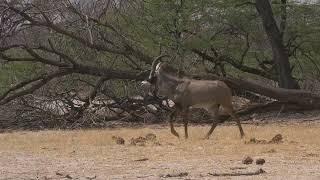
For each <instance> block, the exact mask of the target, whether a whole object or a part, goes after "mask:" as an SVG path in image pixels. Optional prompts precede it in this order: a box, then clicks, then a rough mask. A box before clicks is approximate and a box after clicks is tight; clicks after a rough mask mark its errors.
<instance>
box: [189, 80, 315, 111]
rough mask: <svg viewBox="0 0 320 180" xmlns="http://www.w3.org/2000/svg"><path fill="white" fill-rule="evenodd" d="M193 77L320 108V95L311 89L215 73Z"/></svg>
mask: <svg viewBox="0 0 320 180" xmlns="http://www.w3.org/2000/svg"><path fill="white" fill-rule="evenodd" d="M191 77H192V78H195V79H207V80H221V81H224V82H225V83H226V84H227V85H228V86H229V87H230V88H232V89H234V90H241V91H249V92H253V93H256V94H260V95H263V96H267V97H270V98H272V99H275V100H277V101H279V102H282V103H286V104H293V105H297V106H300V107H302V108H303V109H314V108H320V95H318V94H314V93H312V92H310V91H305V90H298V89H286V88H274V87H267V86H262V85H259V84H256V83H253V82H250V81H246V80H242V79H236V78H230V77H218V76H215V75H191Z"/></svg>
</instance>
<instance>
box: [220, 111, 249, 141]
mask: <svg viewBox="0 0 320 180" xmlns="http://www.w3.org/2000/svg"><path fill="white" fill-rule="evenodd" d="M225 110H226V111H227V113H228V114H229V115H230V116H231V117H232V118H233V119H234V120H235V121H236V123H237V126H238V128H239V131H240V136H241V138H243V137H244V136H245V134H244V131H243V129H242V126H241V123H240V119H239V118H238V117H237V115H236V114H235V113H234V110H233V108H232V107H225Z"/></svg>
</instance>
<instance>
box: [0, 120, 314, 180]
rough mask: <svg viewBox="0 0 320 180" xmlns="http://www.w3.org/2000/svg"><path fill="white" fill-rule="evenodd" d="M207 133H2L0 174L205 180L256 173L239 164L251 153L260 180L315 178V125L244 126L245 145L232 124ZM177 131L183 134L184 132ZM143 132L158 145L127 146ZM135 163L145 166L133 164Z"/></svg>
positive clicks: (200, 129) (200, 128)
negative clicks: (117, 139) (236, 171)
mask: <svg viewBox="0 0 320 180" xmlns="http://www.w3.org/2000/svg"><path fill="white" fill-rule="evenodd" d="M208 129H209V126H193V127H190V128H189V132H190V133H189V136H190V139H188V140H187V141H185V140H184V139H181V140H178V139H177V138H175V137H174V136H172V135H171V134H170V132H169V130H168V128H167V127H165V128H161V127H157V128H155V127H149V128H136V129H128V128H123V129H106V130H78V131H43V132H15V133H8V134H0V165H1V164H6V163H8V161H10V162H11V164H10V163H9V164H8V165H7V166H6V167H5V168H4V170H1V169H0V173H1V174H4V175H5V176H4V177H6V178H10V177H11V178H14V179H16V178H19V177H30V178H31V177H35V176H39V177H45V176H46V177H51V178H57V175H56V174H55V172H57V171H63V172H65V173H69V174H72V176H73V177H85V176H87V175H93V174H94V175H97V179H99V178H101V179H109V178H110V179H117V178H119V179H122V178H126V179H128V178H132V179H136V178H137V177H140V176H141V177H140V178H143V177H144V178H145V179H159V175H160V174H164V173H170V172H174V171H179V172H180V171H183V172H188V173H189V175H188V177H190V178H191V177H193V178H200V177H202V178H210V176H209V175H208V174H207V173H209V172H225V171H230V168H232V167H237V166H244V167H243V168H245V170H250V169H255V168H257V165H249V166H245V165H242V164H241V160H242V158H243V157H244V156H245V155H250V156H251V157H253V158H254V159H255V158H258V157H262V158H265V159H266V164H265V165H264V166H263V168H264V169H265V170H266V171H267V173H266V174H265V175H260V176H259V177H262V178H264V179H265V178H270V179H272V178H273V177H287V176H292V177H308V178H311V177H315V178H316V177H320V138H319V137H320V123H312V124H308V123H302V124H297V123H289V124H288V123H285V124H268V125H263V126H261V125H260V126H257V125H250V124H248V125H244V129H245V132H246V139H244V140H241V139H240V138H239V137H240V136H239V131H238V129H237V127H236V126H234V125H232V126H229V125H225V126H218V128H217V129H216V130H215V131H214V133H213V136H212V137H211V139H209V140H202V139H201V138H202V137H203V136H204V135H205V133H206V132H207V131H208ZM177 130H178V131H179V132H180V135H183V133H182V132H183V129H182V127H179V128H177ZM147 133H154V134H156V135H157V137H158V140H159V142H160V143H161V145H160V146H155V145H147V146H142V147H140V146H131V145H128V140H129V139H130V138H132V137H138V136H145V135H146V134H147ZM278 133H280V134H282V135H283V137H284V142H283V143H281V144H264V145H262V144H245V143H244V141H245V140H249V139H250V138H251V137H255V138H257V139H266V140H270V139H271V138H272V137H273V136H274V135H276V134H278ZM113 135H116V136H121V137H123V138H124V139H125V140H126V144H125V145H116V144H115V143H114V141H113V140H112V136H113ZM141 158H148V160H147V161H144V162H135V161H134V160H137V159H141ZM259 167H260V166H259ZM14 169H17V170H18V171H20V172H22V173H20V174H19V173H17V171H15V170H14ZM40 170H41V171H40ZM0 179H1V178H0Z"/></svg>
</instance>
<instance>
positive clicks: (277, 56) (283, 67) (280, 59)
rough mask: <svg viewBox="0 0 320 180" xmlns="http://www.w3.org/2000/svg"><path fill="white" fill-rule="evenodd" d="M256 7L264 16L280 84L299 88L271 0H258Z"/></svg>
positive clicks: (285, 86) (290, 87)
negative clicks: (292, 72) (293, 75)
mask: <svg viewBox="0 0 320 180" xmlns="http://www.w3.org/2000/svg"><path fill="white" fill-rule="evenodd" d="M256 9H257V11H258V13H259V15H260V16H261V18H262V22H263V26H264V29H265V31H266V33H267V36H268V39H269V41H270V44H271V47H272V52H273V60H274V62H275V63H276V64H277V69H278V79H279V86H280V87H281V88H286V89H299V85H298V83H297V82H296V81H295V80H294V79H293V77H292V75H291V68H290V62H289V56H288V53H287V50H286V48H285V47H284V45H283V42H282V34H281V32H280V30H279V28H278V26H277V23H276V21H275V19H274V15H273V12H272V8H271V5H270V2H269V0H256Z"/></svg>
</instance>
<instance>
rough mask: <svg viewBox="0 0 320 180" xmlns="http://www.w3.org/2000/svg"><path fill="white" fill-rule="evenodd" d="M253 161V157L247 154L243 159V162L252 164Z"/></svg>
mask: <svg viewBox="0 0 320 180" xmlns="http://www.w3.org/2000/svg"><path fill="white" fill-rule="evenodd" d="M252 162H253V159H252V158H251V157H250V156H246V157H245V158H244V159H243V160H242V163H243V164H251V163H252Z"/></svg>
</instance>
